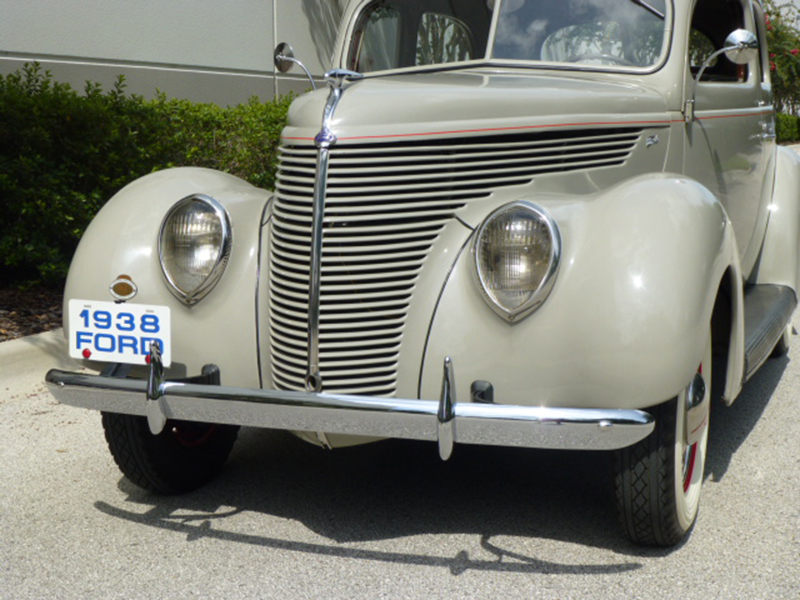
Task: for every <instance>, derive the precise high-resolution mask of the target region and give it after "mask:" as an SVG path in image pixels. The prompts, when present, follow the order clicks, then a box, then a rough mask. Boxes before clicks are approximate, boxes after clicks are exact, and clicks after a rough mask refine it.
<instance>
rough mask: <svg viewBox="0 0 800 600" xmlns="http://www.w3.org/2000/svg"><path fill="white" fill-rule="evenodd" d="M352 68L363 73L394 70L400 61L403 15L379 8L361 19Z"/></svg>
mask: <svg viewBox="0 0 800 600" xmlns="http://www.w3.org/2000/svg"><path fill="white" fill-rule="evenodd" d="M350 56H351V57H352V58H351V64H350V68H351V69H353V70H354V71H358V72H359V73H369V72H370V71H380V70H382V69H393V68H395V67H396V66H397V65H398V62H399V57H400V12H399V11H398V10H397V9H396V8H394V7H392V6H386V5H379V6H375V7H374V8H373V9H371V10H369V11H368V12H366V13H365V14H364V16H363V17H362V18H361V21H360V22H359V24H358V27H357V28H356V32H355V34H354V35H353V48H352V51H351V52H350Z"/></svg>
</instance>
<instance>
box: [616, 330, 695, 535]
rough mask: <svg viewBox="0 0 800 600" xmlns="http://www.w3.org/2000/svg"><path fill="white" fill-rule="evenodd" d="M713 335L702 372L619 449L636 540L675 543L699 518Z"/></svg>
mask: <svg viewBox="0 0 800 600" xmlns="http://www.w3.org/2000/svg"><path fill="white" fill-rule="evenodd" d="M710 404H711V339H710V336H709V339H708V342H707V344H706V350H705V353H704V358H703V361H702V363H701V364H700V366H699V367H698V371H697V376H696V377H695V378H694V379H693V381H692V382H691V383H690V384H689V385H688V386H687V387H686V389H685V390H683V391H682V392H681V393H680V394H679V395H678V397H677V398H673V399H672V400H670V401H669V402H665V403H664V404H661V405H659V406H656V407H654V408H653V409H651V411H650V412H651V413H652V415H653V417H654V418H655V429H654V431H653V433H651V434H650V435H649V436H648V437H646V438H645V439H644V440H642V441H641V442H639V443H637V444H634V445H633V446H630V447H628V448H623V449H622V450H618V451H616V452H615V461H614V464H615V477H614V482H615V487H616V500H617V512H618V514H619V517H620V520H621V522H622V527H623V529H624V531H625V534H626V535H627V536H628V537H629V538H630V539H631V540H632V541H634V542H636V543H639V544H646V545H655V546H673V545H675V544H677V543H678V542H679V541H681V540H682V539H683V537H684V536H685V535H686V533H687V532H688V531H689V529H691V527H692V525H693V524H694V522H695V520H696V518H697V512H698V508H699V506H700V489H701V487H702V485H703V471H704V468H705V461H706V448H707V444H708V416H709V409H710Z"/></svg>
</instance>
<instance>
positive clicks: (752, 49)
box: [683, 29, 758, 123]
mask: <svg viewBox="0 0 800 600" xmlns="http://www.w3.org/2000/svg"><path fill="white" fill-rule="evenodd" d="M720 54H725V57H726V58H727V59H728V60H729V61H731V62H732V63H735V64H737V65H746V64H747V63H749V62H750V61H752V60H755V59H756V58H757V57H758V38H757V37H756V35H755V34H754V33H753V32H752V31H747V30H746V29H737V30H736V31H734V32H733V33H731V34H730V35H729V36H728V37H727V38H725V45H724V46H723V47H722V48H721V49H719V50H717V51H716V52H714V53H713V54H712V55H711V56H709V57H708V58H706V59H705V60H704V61H703V65H702V66H701V67H700V70H699V71H698V72H697V76H696V77H695V78H694V81H695V86H694V92H692V99H691V100H687V101H686V107H685V108H684V111H683V116H684V119H685V121H686V122H687V123H691V122H692V121H694V104H695V96H696V94H697V85H696V84H697V83H699V82H700V79H701V78H702V77H703V73H704V72H705V70H706V69H707V68H708V66H709V65H710V64H711V62H712V61H713V60H714V59H715V58H717V57H718V56H719V55H720Z"/></svg>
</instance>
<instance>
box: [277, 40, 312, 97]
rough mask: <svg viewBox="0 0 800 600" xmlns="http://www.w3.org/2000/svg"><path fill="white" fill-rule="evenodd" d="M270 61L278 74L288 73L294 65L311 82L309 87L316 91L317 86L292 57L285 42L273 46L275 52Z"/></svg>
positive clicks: (303, 66) (302, 66)
mask: <svg viewBox="0 0 800 600" xmlns="http://www.w3.org/2000/svg"><path fill="white" fill-rule="evenodd" d="M272 61H273V62H274V63H275V68H276V69H278V72H279V73H288V72H289V71H291V70H292V67H293V66H294V65H297V66H299V67H300V68H301V69H303V71H304V72H305V74H306V77H308V80H309V81H310V82H311V87H312V88H313V89H315V90H316V89H317V84H316V83H315V82H314V78H313V77H312V76H311V73H310V72H309V70H308V69H306V66H305V65H304V64H303V63H301V62H300V61H299V60H297V59H296V58H295V57H294V50H292V47H291V46H290V45H289V44H287V43H286V42H281V43H280V44H278V45H277V46H275V51H274V52H273V53H272Z"/></svg>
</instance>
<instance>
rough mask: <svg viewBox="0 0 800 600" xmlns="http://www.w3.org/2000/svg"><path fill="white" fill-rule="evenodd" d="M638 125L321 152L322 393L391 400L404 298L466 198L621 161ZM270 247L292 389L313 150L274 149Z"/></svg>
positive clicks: (303, 326)
mask: <svg viewBox="0 0 800 600" xmlns="http://www.w3.org/2000/svg"><path fill="white" fill-rule="evenodd" d="M640 134H641V130H639V129H604V130H597V131H588V132H587V131H579V132H548V133H527V134H524V135H520V134H515V135H494V136H485V137H473V138H460V139H451V140H424V141H422V142H420V141H419V140H417V141H414V142H400V143H376V144H348V143H341V144H340V145H337V146H334V147H333V148H332V149H331V151H330V156H331V160H330V166H329V176H328V186H327V193H326V205H325V219H324V233H323V256H322V278H321V290H320V298H321V301H320V356H319V363H320V371H321V375H322V381H323V391H326V392H336V393H347V394H370V395H392V394H394V393H395V391H396V386H397V361H398V357H399V353H400V343H401V339H402V335H403V328H404V325H405V322H406V318H407V313H408V306H409V300H410V298H411V294H412V292H413V290H414V285H415V284H416V281H417V278H418V276H419V273H420V270H421V269H422V265H423V263H424V262H425V259H426V257H427V255H428V253H429V252H430V249H431V246H432V245H433V243H434V241H435V240H436V238H437V236H438V235H439V232H440V231H441V229H442V227H443V226H444V225H445V223H447V222H448V221H449V220H450V219H452V218H453V216H454V215H455V213H456V211H458V210H459V209H460V208H462V207H463V206H464V205H465V204H466V203H467V202H470V201H474V200H479V199H481V198H486V197H488V196H489V195H490V194H491V193H492V192H493V191H495V190H497V189H500V188H504V187H510V186H523V185H526V184H528V183H530V182H531V181H532V180H533V178H534V177H536V176H540V175H544V174H548V173H557V172H563V171H572V170H578V169H594V168H599V167H609V166H615V165H621V164H623V163H624V161H625V160H626V159H627V157H628V156H629V155H630V153H631V151H632V149H633V147H634V145H635V144H636V142H637V140H638V139H639V136H640ZM280 156H281V157H280V168H279V172H278V184H277V195H276V201H275V207H274V212H273V219H272V235H271V248H270V288H269V289H270V306H271V316H270V349H271V358H272V373H273V378H274V381H275V384H276V385H277V386H278V387H280V388H284V389H295V390H299V389H303V388H304V383H305V375H306V368H307V361H308V339H307V330H308V296H309V277H310V274H309V265H310V261H311V257H310V245H311V243H310V240H311V223H312V206H313V190H314V177H315V170H316V157H317V152H316V149H315V148H313V147H311V146H283V147H282V148H281V155H280Z"/></svg>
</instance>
